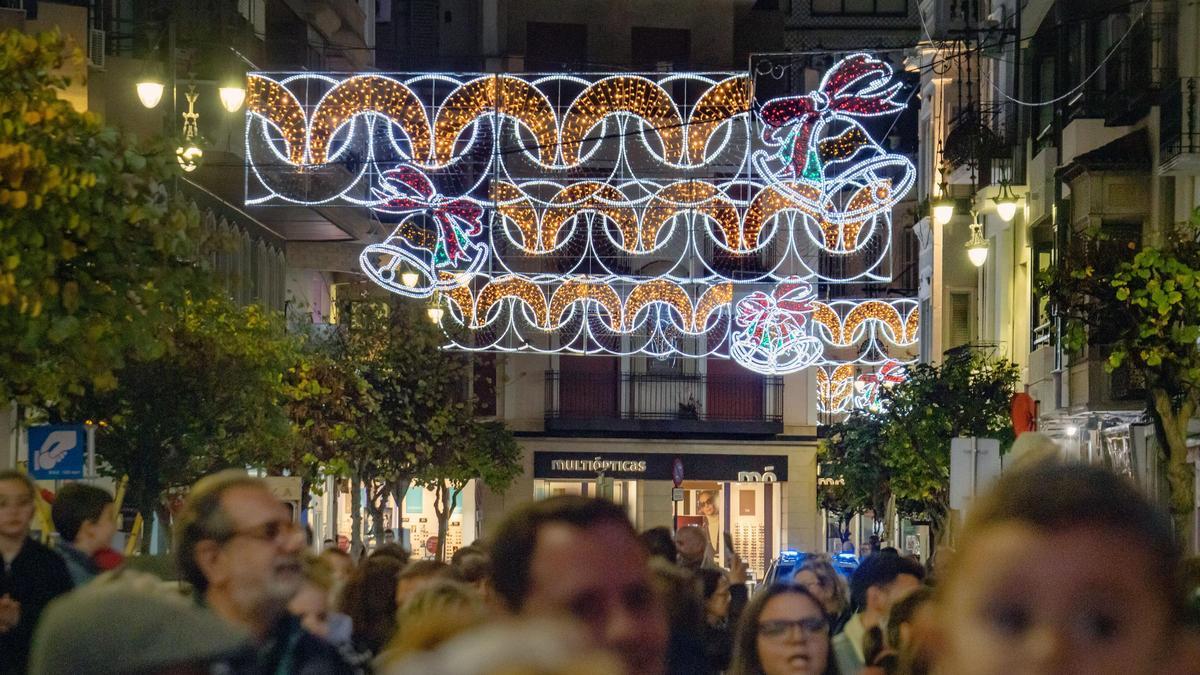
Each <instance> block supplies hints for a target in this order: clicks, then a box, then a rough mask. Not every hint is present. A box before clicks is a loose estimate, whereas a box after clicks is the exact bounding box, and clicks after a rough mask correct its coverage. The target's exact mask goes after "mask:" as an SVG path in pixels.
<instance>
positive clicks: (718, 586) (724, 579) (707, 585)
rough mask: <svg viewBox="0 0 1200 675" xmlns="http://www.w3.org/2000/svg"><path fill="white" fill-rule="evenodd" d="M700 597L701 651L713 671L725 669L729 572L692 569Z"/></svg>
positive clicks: (729, 640) (729, 639)
mask: <svg viewBox="0 0 1200 675" xmlns="http://www.w3.org/2000/svg"><path fill="white" fill-rule="evenodd" d="M696 576H697V578H698V579H699V580H700V587H701V598H702V599H703V600H704V652H705V654H706V655H707V656H708V663H709V665H710V666H712V668H713V670H714V671H716V672H724V671H725V670H726V669H727V668H729V659H730V657H731V656H732V655H733V628H732V627H731V626H730V625H729V605H730V602H731V601H732V600H733V594H732V593H730V591H729V575H728V574H726V573H725V570H721V569H707V568H706V569H702V570H700V571H698V572H696Z"/></svg>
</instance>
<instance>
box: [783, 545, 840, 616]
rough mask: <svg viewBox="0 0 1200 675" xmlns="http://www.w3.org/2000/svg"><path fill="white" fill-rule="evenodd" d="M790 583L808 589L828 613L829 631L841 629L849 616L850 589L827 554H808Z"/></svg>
mask: <svg viewBox="0 0 1200 675" xmlns="http://www.w3.org/2000/svg"><path fill="white" fill-rule="evenodd" d="M792 583H795V584H797V585H800V586H803V587H805V588H807V589H808V592H809V593H812V594H813V595H814V596H816V598H817V599H818V600H820V601H821V606H822V607H824V608H825V613H826V614H828V615H829V618H830V619H829V620H830V623H831V626H830V628H831V632H832V633H834V634H836V633H837V632H838V631H839V630H841V628H842V626H843V625H844V624H845V623H846V620H847V619H849V618H850V591H849V588H848V587H847V584H846V580H845V579H844V578H842V575H840V574H838V571H837V569H835V568H834V566H833V561H831V560H830V559H829V558H828V556H824V555H810V556H809V557H807V558H805V559H804V562H803V563H801V564H800V569H799V570H797V571H796V574H795V575H794V576H793V577H792Z"/></svg>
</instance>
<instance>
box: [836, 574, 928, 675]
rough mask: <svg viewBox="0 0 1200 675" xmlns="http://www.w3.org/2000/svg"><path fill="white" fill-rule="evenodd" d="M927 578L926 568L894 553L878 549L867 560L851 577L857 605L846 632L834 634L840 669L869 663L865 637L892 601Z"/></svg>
mask: <svg viewBox="0 0 1200 675" xmlns="http://www.w3.org/2000/svg"><path fill="white" fill-rule="evenodd" d="M924 579H925V568H923V567H921V566H920V565H919V564H917V563H916V562H913V561H912V560H909V559H907V558H901V557H900V556H898V555H896V554H894V553H876V554H875V555H872V556H870V557H869V558H866V559H864V560H863V562H862V564H861V565H859V567H858V569H857V570H855V571H854V575H853V576H852V577H850V602H851V604H852V605H853V607H854V608H855V609H856V612H855V614H854V615H853V616H851V617H850V619H849V620H848V621H846V625H845V626H844V627H843V628H842V632H841V633H838V634H837V635H836V636H834V638H833V653H834V657H835V658H836V660H837V665H838V670H840V671H841V672H843V673H857V672H858V671H859V670H860V669H862V667H863V666H864V665H865V664H866V654H865V653H864V651H863V638H864V637H865V636H866V633H867V631H868V630H870V629H871V628H874V627H876V626H879V625H880V624H881V623H882V622H883V621H884V620H885V619H886V618H887V615H888V612H889V611H890V610H891V608H892V603H893V602H895V601H896V600H898V599H899V598H901V597H903V596H904V594H905V593H908V592H909V591H911V590H913V589H915V588H917V587H918V586H920V585H921V582H922V581H923V580H924Z"/></svg>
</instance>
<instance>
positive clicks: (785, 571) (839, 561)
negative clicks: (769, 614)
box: [763, 549, 858, 586]
mask: <svg viewBox="0 0 1200 675" xmlns="http://www.w3.org/2000/svg"><path fill="white" fill-rule="evenodd" d="M810 555H813V554H811V553H805V552H803V551H796V550H792V549H789V550H786V551H782V552H780V554H779V557H778V558H775V559H774V560H772V561H771V564H770V565H768V566H767V573H766V574H765V575H764V576H763V584H764V585H766V586H770V585H771V584H790V583H791V582H792V579H793V578H794V577H795V576H796V572H798V571H799V570H800V566H801V565H803V564H804V560H805V559H806V558H808V557H809V556H810ZM831 562H833V568H834V569H835V570H837V571H838V574H841V575H842V576H844V577H846V578H847V579H849V578H850V575H852V574H854V570H856V569H858V558H857V557H856V556H855V555H854V554H853V553H838V554H837V555H835V556H833V557H832V558H831Z"/></svg>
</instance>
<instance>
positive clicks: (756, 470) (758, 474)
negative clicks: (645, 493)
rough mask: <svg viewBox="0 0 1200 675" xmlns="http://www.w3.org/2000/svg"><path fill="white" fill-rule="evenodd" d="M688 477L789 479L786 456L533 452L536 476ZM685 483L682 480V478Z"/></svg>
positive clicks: (745, 480)
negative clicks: (684, 470) (683, 474)
mask: <svg viewBox="0 0 1200 675" xmlns="http://www.w3.org/2000/svg"><path fill="white" fill-rule="evenodd" d="M685 467H686V469H687V477H688V480H709V481H721V482H739V483H774V482H783V481H786V480H787V456H786V455H702V454H685V455H674V454H642V453H633V452H609V453H588V452H534V453H533V477H534V478H545V479H555V478H558V479H580V480H594V479H595V478H596V476H597V475H598V474H601V473H603V474H604V476H605V477H606V478H616V479H619V480H669V481H672V482H675V481H676V479H677V478H676V477H677V476H678V477H679V478H680V479H681V478H682V473H683V468H685ZM680 482H682V480H680Z"/></svg>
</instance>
